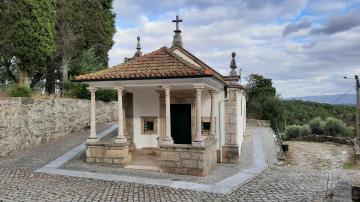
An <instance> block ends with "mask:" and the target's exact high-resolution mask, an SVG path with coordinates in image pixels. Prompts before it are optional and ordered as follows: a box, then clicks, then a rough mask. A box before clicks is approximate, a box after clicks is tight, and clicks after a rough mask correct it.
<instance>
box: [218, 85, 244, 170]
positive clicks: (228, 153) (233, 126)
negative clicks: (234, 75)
mask: <svg viewBox="0 0 360 202" xmlns="http://www.w3.org/2000/svg"><path fill="white" fill-rule="evenodd" d="M239 90H240V89H239V86H234V87H229V91H228V99H227V100H226V101H225V145H223V146H222V148H223V152H222V157H223V162H224V163H237V162H238V161H239V145H238V143H237V136H236V134H237V132H238V131H236V130H237V118H236V116H237V114H236V113H237V111H238V110H237V99H236V93H237V92H238V91H239Z"/></svg>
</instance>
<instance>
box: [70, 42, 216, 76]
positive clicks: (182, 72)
mask: <svg viewBox="0 0 360 202" xmlns="http://www.w3.org/2000/svg"><path fill="white" fill-rule="evenodd" d="M213 74H214V71H213V69H211V68H206V67H205V68H204V67H202V68H199V67H195V66H194V65H193V64H191V63H189V62H187V61H185V60H184V59H182V58H181V57H179V56H177V55H176V54H175V53H172V52H171V51H170V50H169V49H168V48H167V47H162V48H160V49H159V50H156V51H153V52H151V53H148V54H145V55H144V56H141V57H136V58H134V59H133V60H131V61H128V62H125V63H122V64H120V65H118V66H114V67H112V68H109V69H105V70H101V71H98V72H94V73H90V74H85V75H80V76H77V77H75V80H77V81H96V80H121V79H124V80H125V79H142V78H150V79H151V78H154V79H156V78H181V77H201V76H213Z"/></svg>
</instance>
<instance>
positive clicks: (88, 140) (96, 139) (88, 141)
mask: <svg viewBox="0 0 360 202" xmlns="http://www.w3.org/2000/svg"><path fill="white" fill-rule="evenodd" d="M98 141H99V138H97V137H95V138H90V137H89V138H88V139H86V142H87V143H95V142H98Z"/></svg>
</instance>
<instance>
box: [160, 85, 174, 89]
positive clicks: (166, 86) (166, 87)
mask: <svg viewBox="0 0 360 202" xmlns="http://www.w3.org/2000/svg"><path fill="white" fill-rule="evenodd" d="M161 88H162V89H164V90H171V89H172V86H169V85H164V86H161Z"/></svg>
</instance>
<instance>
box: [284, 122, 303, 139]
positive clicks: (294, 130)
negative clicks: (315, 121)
mask: <svg viewBox="0 0 360 202" xmlns="http://www.w3.org/2000/svg"><path fill="white" fill-rule="evenodd" d="M300 130H301V126H299V125H292V126H289V127H287V128H286V130H285V136H286V139H293V138H297V137H299V136H300Z"/></svg>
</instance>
